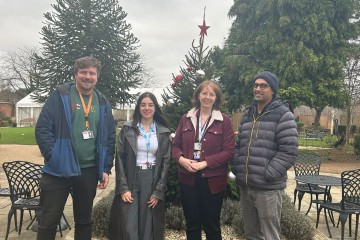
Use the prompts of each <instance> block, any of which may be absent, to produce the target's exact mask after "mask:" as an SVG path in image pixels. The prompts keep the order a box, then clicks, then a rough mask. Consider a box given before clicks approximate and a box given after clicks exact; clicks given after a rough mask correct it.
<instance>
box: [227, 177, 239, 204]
mask: <svg viewBox="0 0 360 240" xmlns="http://www.w3.org/2000/svg"><path fill="white" fill-rule="evenodd" d="M225 198H229V199H231V200H239V199H240V189H239V187H238V185H237V184H236V182H235V180H233V179H230V178H228V179H227V185H226V190H225Z"/></svg>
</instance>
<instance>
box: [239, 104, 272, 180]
mask: <svg viewBox="0 0 360 240" xmlns="http://www.w3.org/2000/svg"><path fill="white" fill-rule="evenodd" d="M271 111H272V110H269V111H266V112H264V113H263V114H261V115H260V116H258V117H257V118H255V115H254V114H253V115H252V116H253V119H254V121H253V125H252V127H251V133H250V140H249V143H248V148H247V156H246V165H245V166H246V175H245V185H248V175H249V168H248V167H249V157H250V147H251V143H252V138H253V133H254V128H255V125H256V122H257V120H258V119H259V118H261V117H262V116H264V115H265V114H267V113H269V112H271ZM259 128H260V123H259V126H258V128H257V130H256V134H255V138H256V139H257V135H258V132H259Z"/></svg>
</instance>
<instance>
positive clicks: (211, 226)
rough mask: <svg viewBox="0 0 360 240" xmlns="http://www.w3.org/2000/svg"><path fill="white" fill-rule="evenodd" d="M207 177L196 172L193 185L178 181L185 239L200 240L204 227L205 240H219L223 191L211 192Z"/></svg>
mask: <svg viewBox="0 0 360 240" xmlns="http://www.w3.org/2000/svg"><path fill="white" fill-rule="evenodd" d="M208 181H209V178H202V177H201V175H200V173H196V180H195V184H194V186H188V185H185V184H182V183H180V191H181V203H182V207H183V210H184V215H185V219H186V238H187V240H201V230H202V228H204V232H205V234H206V239H207V240H221V239H222V237H221V228H220V213H221V207H222V203H223V198H224V191H222V192H219V193H216V194H211V192H210V189H209V183H208Z"/></svg>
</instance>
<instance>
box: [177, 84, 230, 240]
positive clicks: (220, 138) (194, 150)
mask: <svg viewBox="0 0 360 240" xmlns="http://www.w3.org/2000/svg"><path fill="white" fill-rule="evenodd" d="M222 103H223V95H222V93H221V91H220V88H219V86H218V85H217V84H216V83H215V82H213V81H209V80H206V81H204V82H202V83H201V84H200V85H199V86H198V87H197V88H196V89H195V92H194V95H193V105H194V108H193V109H191V110H190V111H189V112H188V113H187V114H185V115H184V116H182V118H181V121H180V124H179V126H178V128H177V130H176V135H175V138H174V141H173V146H172V156H173V158H174V159H175V160H176V161H177V162H178V164H179V167H178V176H179V180H180V190H181V202H182V206H183V210H184V215H185V218H186V236H187V239H188V240H201V230H202V229H204V231H205V234H206V239H207V240H210V239H211V240H218V239H222V238H221V229H220V212H221V206H222V202H223V198H224V191H225V188H226V182H227V181H226V180H227V170H228V167H227V166H228V165H227V164H228V161H229V160H231V159H232V158H233V156H234V150H235V142H234V132H233V129H232V124H231V120H230V118H229V117H228V116H226V115H225V114H222V113H221V112H220V107H221V104H222Z"/></svg>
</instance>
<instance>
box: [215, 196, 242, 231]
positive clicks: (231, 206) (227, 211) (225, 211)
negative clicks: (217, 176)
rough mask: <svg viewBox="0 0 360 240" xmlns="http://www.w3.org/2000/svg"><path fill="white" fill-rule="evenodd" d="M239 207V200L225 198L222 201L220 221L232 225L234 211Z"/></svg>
mask: <svg viewBox="0 0 360 240" xmlns="http://www.w3.org/2000/svg"><path fill="white" fill-rule="evenodd" d="M239 209H240V201H238V200H231V199H228V198H226V199H225V200H224V202H223V206H222V209H221V215H220V223H221V224H227V225H232V223H233V220H234V217H235V215H236V213H237V212H238V211H239Z"/></svg>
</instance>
